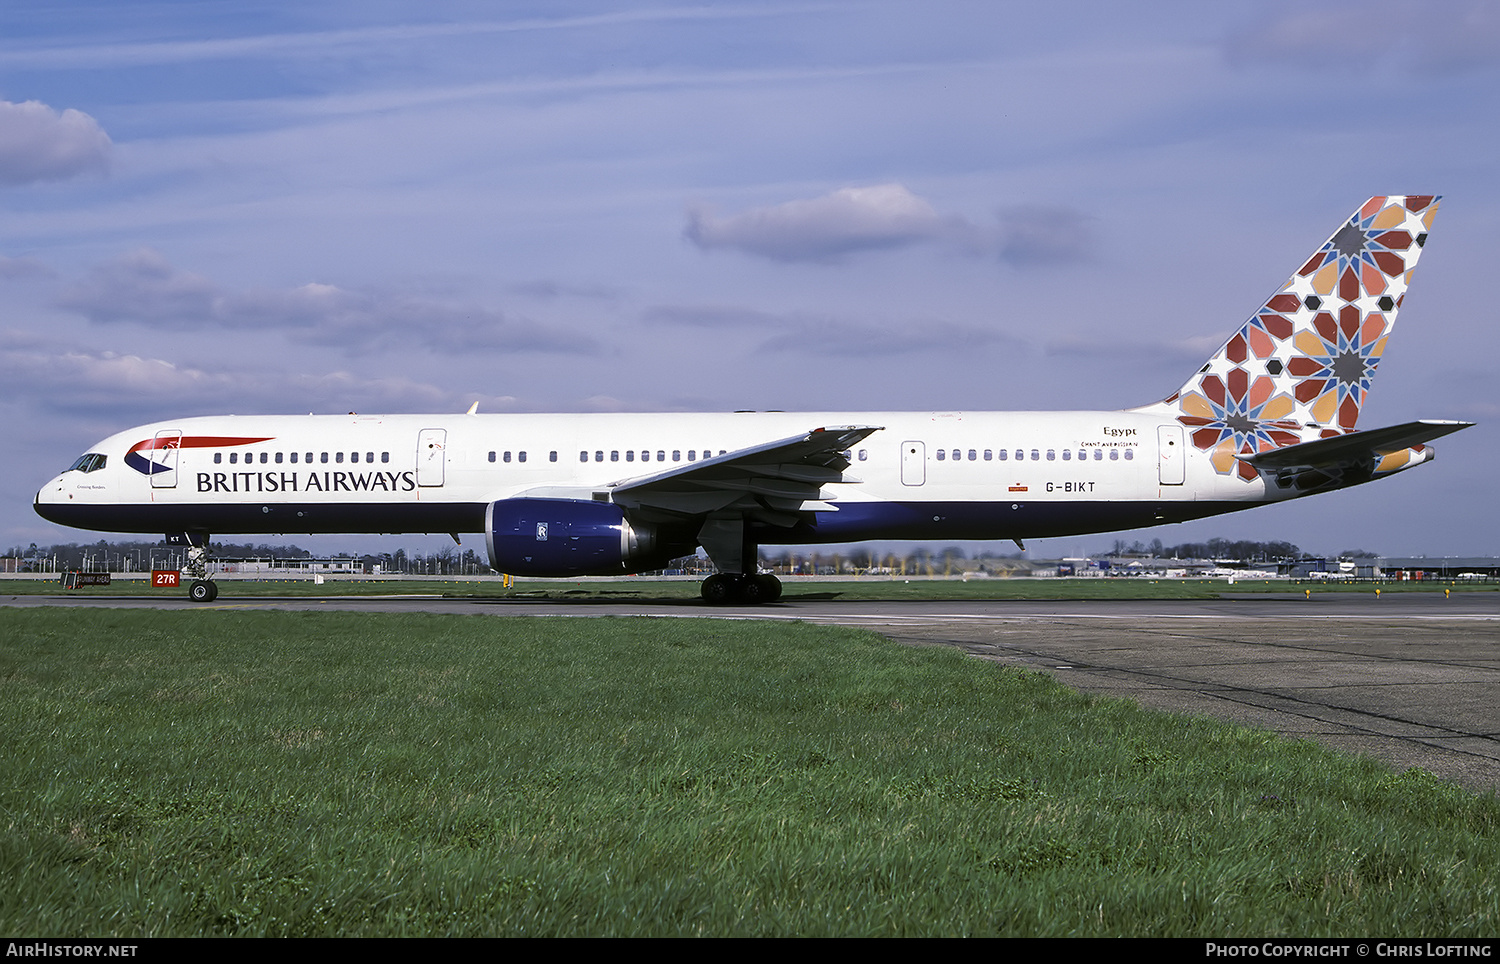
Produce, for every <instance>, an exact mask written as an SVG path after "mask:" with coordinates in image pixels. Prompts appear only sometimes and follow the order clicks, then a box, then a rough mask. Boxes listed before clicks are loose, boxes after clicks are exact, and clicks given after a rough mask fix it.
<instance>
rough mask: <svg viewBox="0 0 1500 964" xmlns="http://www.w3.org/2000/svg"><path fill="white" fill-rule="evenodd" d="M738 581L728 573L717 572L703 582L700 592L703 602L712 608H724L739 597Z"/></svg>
mask: <svg viewBox="0 0 1500 964" xmlns="http://www.w3.org/2000/svg"><path fill="white" fill-rule="evenodd" d="M737 582H738V580H737V579H736V578H735V577H734V576H731V575H729V574H728V573H723V572H716V573H714V574H713V575H712V576H709V577H708V578H707V579H705V580H703V585H702V586H701V587H699V590H698V591H699V592H700V593H702V595H703V601H704V602H706V603H708V604H709V605H711V606H722V605H724V604H725V603H728V602H733V601H734V599H735V597H736V596H738V595H739V591H738V590H739V586H738V585H737Z"/></svg>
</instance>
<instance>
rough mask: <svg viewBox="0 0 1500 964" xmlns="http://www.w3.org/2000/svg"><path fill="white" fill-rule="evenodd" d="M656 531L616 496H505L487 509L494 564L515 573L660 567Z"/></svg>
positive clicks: (602, 573) (611, 572) (608, 571)
mask: <svg viewBox="0 0 1500 964" xmlns="http://www.w3.org/2000/svg"><path fill="white" fill-rule="evenodd" d="M656 542H657V540H656V532H655V530H654V529H652V528H650V527H637V526H633V525H631V524H630V521H629V520H627V519H626V518H625V512H624V510H622V509H621V508H620V507H619V506H617V505H615V504H614V503H612V502H588V501H584V500H581V499H501V500H500V501H499V502H492V503H490V506H489V508H488V509H486V510H485V545H486V548H487V549H488V550H489V556H490V568H491V569H494V570H495V571H497V572H505V573H510V574H511V575H515V576H617V575H620V574H621V573H628V572H640V571H641V570H643V569H654V568H658V567H659V566H660V565H661V564H662V563H663V562H664V561H665V560H663V559H661V558H660V557H659V553H658V552H657V546H656Z"/></svg>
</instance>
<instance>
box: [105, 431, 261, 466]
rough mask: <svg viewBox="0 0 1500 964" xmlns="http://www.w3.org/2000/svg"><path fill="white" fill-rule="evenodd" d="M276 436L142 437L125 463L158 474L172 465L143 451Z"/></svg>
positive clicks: (247, 442)
mask: <svg viewBox="0 0 1500 964" xmlns="http://www.w3.org/2000/svg"><path fill="white" fill-rule="evenodd" d="M274 438H275V436H269V437H266V438H240V437H238V436H225V435H158V436H156V437H155V438H148V439H142V440H141V441H139V442H137V443H135V444H134V445H132V446H131V447H130V450H129V451H128V452H126V453H125V464H126V465H128V466H130V467H131V468H132V469H135V470H136V471H137V472H139V473H141V474H142V475H156V474H157V473H159V472H170V471H172V467H171V466H167V465H163V464H162V463H160V462H154V461H152V460H151V459H150V458H149V457H148V456H144V455H141V453H142V452H154V451H158V450H164V449H210V448H228V447H229V446H231V445H251V444H253V443H255V442H270V441H273V440H274Z"/></svg>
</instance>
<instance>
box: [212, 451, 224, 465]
mask: <svg viewBox="0 0 1500 964" xmlns="http://www.w3.org/2000/svg"><path fill="white" fill-rule="evenodd" d="M223 461H224V453H223V452H215V453H214V464H215V465H218V464H220V463H221V462H223Z"/></svg>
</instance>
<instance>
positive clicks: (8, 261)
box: [0, 254, 56, 281]
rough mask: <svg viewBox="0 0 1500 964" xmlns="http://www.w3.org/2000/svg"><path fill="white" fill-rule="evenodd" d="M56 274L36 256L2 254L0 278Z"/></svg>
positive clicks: (9, 279)
mask: <svg viewBox="0 0 1500 964" xmlns="http://www.w3.org/2000/svg"><path fill="white" fill-rule="evenodd" d="M55 274H56V272H55V271H53V270H52V269H51V268H49V267H48V266H47V265H45V264H43V263H42V262H40V261H38V260H37V259H35V258H8V257H6V256H5V255H3V254H0V280H5V281H20V280H22V279H25V278H50V277H52V276H53V275H55Z"/></svg>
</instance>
